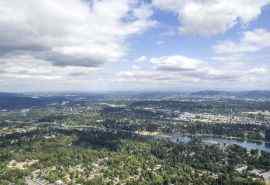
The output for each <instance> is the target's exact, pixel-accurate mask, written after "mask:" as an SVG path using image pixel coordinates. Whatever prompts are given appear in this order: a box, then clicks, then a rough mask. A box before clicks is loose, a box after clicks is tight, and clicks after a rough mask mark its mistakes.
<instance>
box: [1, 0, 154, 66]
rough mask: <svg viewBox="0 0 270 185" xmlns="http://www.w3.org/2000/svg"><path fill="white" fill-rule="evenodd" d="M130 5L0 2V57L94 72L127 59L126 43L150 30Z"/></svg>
mask: <svg viewBox="0 0 270 185" xmlns="http://www.w3.org/2000/svg"><path fill="white" fill-rule="evenodd" d="M152 13H153V12H152V10H151V8H150V7H149V6H148V5H145V4H141V3H139V2H138V1H135V0H118V1H98V0H94V1H91V2H89V1H80V0H65V1H64V2H63V1H61V0H42V1H36V0H27V1H21V0H9V1H6V0H1V1H0V32H1V34H0V51H1V53H0V54H1V55H2V56H3V55H6V56H9V55H13V56H14V55H24V54H25V53H26V54H28V55H31V56H32V57H33V58H37V59H42V60H46V61H49V62H51V63H52V64H53V65H58V66H90V67H95V66H99V65H100V64H103V63H106V62H114V61H118V60H120V59H121V58H122V57H123V56H125V55H126V50H127V47H126V44H125V41H126V39H127V38H128V37H129V36H132V35H134V34H138V33H141V32H143V31H145V30H146V29H148V28H150V27H152V26H154V25H155V21H152V20H150V17H151V16H152Z"/></svg>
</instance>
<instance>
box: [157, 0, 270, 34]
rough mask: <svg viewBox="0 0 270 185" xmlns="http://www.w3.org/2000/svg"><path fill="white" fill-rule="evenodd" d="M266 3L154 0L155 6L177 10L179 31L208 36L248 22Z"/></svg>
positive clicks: (250, 0)
mask: <svg viewBox="0 0 270 185" xmlns="http://www.w3.org/2000/svg"><path fill="white" fill-rule="evenodd" d="M269 3H270V2H269V0H226V1H224V0H153V4H154V5H155V6H156V7H158V8H160V9H162V10H168V11H172V12H175V13H176V14H177V16H178V19H179V22H180V27H179V31H180V32H181V33H185V34H195V35H207V36H209V35H216V34H219V33H224V32H225V31H227V30H229V29H231V28H232V27H234V26H235V25H236V24H239V23H240V24H248V23H250V22H251V21H253V20H255V19H256V18H257V17H258V16H259V15H260V14H261V11H262V8H263V7H264V6H265V5H267V4H269Z"/></svg>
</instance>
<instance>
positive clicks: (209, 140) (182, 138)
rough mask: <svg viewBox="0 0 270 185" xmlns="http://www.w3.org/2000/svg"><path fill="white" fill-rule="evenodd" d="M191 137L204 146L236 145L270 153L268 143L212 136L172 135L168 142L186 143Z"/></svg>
mask: <svg viewBox="0 0 270 185" xmlns="http://www.w3.org/2000/svg"><path fill="white" fill-rule="evenodd" d="M192 137H198V138H200V139H201V140H202V142H204V143H206V144H222V145H233V144H235V145H238V146H241V147H243V148H246V149H247V150H249V151H250V150H254V149H257V150H259V151H265V152H269V153H270V143H266V142H252V141H240V140H237V139H229V138H228V139H225V138H218V137H212V136H194V135H193V136H192V135H189V136H187V135H178V134H177V135H172V136H170V137H169V140H170V141H172V142H174V143H188V142H189V141H191V139H192Z"/></svg>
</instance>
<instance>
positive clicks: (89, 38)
mask: <svg viewBox="0 0 270 185" xmlns="http://www.w3.org/2000/svg"><path fill="white" fill-rule="evenodd" d="M269 20H270V1H269V0H237V1H235V0H226V1H225V0H205V1H201V0H152V1H143V0H118V1H110V0H107V1H105V0H101V1H97V0H84V1H82V0H66V1H65V4H63V3H62V1H61V0H41V1H38V2H37V1H35V0H29V1H26V2H25V1H20V0H10V1H6V0H0V31H1V33H0V83H1V86H0V91H16V92H17V91H66V90H68V91H73V90H74V91H114V90H117V91H119V90H120V91H121V90H123V91H127V90H142V91H143V90H146V91H147V90H159V91H171V90H173V91H175V90H183V91H188V90H203V89H216V90H253V89H259V90H270V61H269V60H270V52H269V49H270V21H269Z"/></svg>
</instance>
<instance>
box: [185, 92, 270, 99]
mask: <svg viewBox="0 0 270 185" xmlns="http://www.w3.org/2000/svg"><path fill="white" fill-rule="evenodd" d="M190 95H192V96H202V97H203V96H210V97H211V96H223V97H238V98H270V91H237V92H232V91H198V92H193V93H191V94H190Z"/></svg>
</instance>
